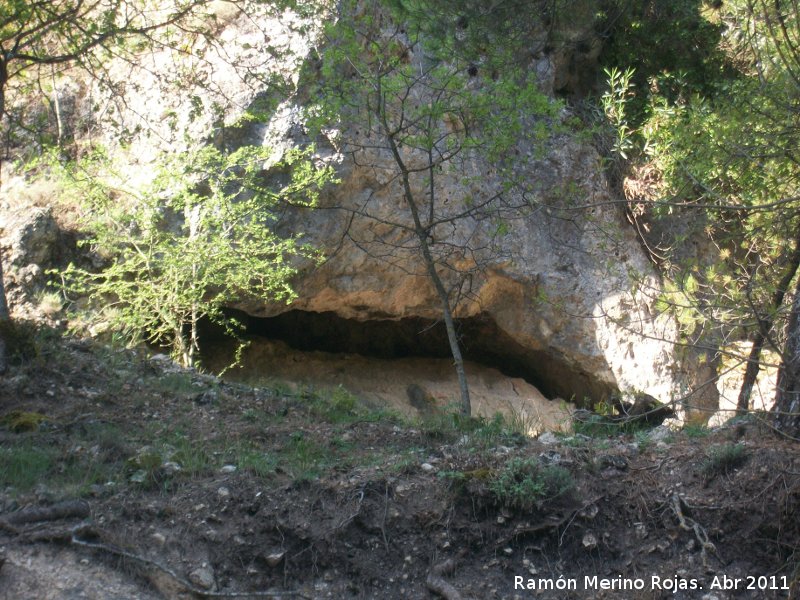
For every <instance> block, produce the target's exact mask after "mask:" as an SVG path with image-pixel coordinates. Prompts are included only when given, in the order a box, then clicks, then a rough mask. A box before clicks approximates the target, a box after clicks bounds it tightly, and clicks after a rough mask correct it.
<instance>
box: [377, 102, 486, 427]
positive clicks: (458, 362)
mask: <svg viewBox="0 0 800 600" xmlns="http://www.w3.org/2000/svg"><path fill="white" fill-rule="evenodd" d="M379 117H380V118H381V123H382V126H383V129H384V132H385V133H386V137H387V138H388V140H389V147H390V148H391V151H392V157H393V158H394V161H395V163H396V164H397V166H398V168H399V169H400V173H401V175H402V181H403V198H404V199H405V201H406V205H407V206H408V209H409V210H410V211H411V217H412V218H413V220H414V233H415V234H416V236H417V239H419V244H420V252H421V254H422V259H423V261H424V262H425V268H426V270H427V272H428V277H430V280H431V282H432V283H433V287H434V289H435V290H436V294H437V296H439V300H440V302H441V303H442V313H443V315H444V325H445V328H446V329H447V340H448V342H449V343H450V353H451V354H452V356H453V365H454V366H455V369H456V374H457V376H458V387H459V390H460V392H461V413H462V414H463V415H465V416H470V415H471V414H472V402H471V400H470V397H469V384H468V383H467V374H466V371H465V370H464V358H463V357H462V355H461V346H460V345H459V343H458V334H457V333H456V326H455V321H454V319H453V310H452V307H451V306H450V295H449V294H448V293H447V289H446V288H445V287H444V283H443V282H442V278H441V277H439V273H438V272H437V271H436V261H435V260H434V258H433V254H432V253H431V249H430V245H429V244H428V235H429V232H428V230H427V228H425V227H424V226H423V224H422V220H421V219H420V216H419V207H418V205H417V202H416V200H415V198H414V193H413V191H412V190H411V182H410V181H409V173H410V171H409V169H408V167H406V164H405V162H404V161H403V157H402V156H401V155H400V150H399V148H398V147H397V143H396V141H395V139H394V137H393V135H392V132H391V129H390V127H389V125H388V123H387V122H386V115H385V114H384V113H379ZM430 201H431V203H433V202H434V198H431V199H430Z"/></svg>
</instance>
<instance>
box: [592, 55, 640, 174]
mask: <svg viewBox="0 0 800 600" xmlns="http://www.w3.org/2000/svg"><path fill="white" fill-rule="evenodd" d="M633 73H634V70H633V69H632V68H627V69H625V70H624V71H620V70H619V69H617V68H616V67H611V68H610V69H606V70H605V74H606V77H607V78H608V79H607V81H608V90H606V92H605V93H604V94H603V96H602V97H601V98H600V102H601V105H602V107H603V112H604V113H605V116H606V120H607V121H608V123H609V124H610V125H611V127H612V130H613V131H614V141H613V143H612V146H611V152H612V154H615V155H617V156H619V157H622V158H623V159H627V158H628V153H630V151H631V150H632V149H633V147H634V144H633V140H632V139H631V138H632V135H633V130H632V129H631V127H630V125H629V124H628V116H627V114H626V110H627V104H628V100H629V99H630V97H631V96H632V95H633V92H632V91H631V88H632V87H633V84H632V83H631V78H632V77H633Z"/></svg>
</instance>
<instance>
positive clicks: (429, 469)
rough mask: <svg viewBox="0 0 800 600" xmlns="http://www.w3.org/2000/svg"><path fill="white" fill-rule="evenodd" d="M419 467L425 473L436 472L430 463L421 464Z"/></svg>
mask: <svg viewBox="0 0 800 600" xmlns="http://www.w3.org/2000/svg"><path fill="white" fill-rule="evenodd" d="M421 467H422V470H423V471H425V472H426V473H430V472H432V471H435V470H436V467H434V466H433V465H432V464H431V463H426V462H425V463H422V465H421Z"/></svg>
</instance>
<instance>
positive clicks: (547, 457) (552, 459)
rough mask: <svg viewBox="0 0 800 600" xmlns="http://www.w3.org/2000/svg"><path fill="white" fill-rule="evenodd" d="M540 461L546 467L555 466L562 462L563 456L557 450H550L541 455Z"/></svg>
mask: <svg viewBox="0 0 800 600" xmlns="http://www.w3.org/2000/svg"><path fill="white" fill-rule="evenodd" d="M539 460H541V461H542V462H543V463H544V464H546V465H555V464H558V463H560V462H561V454H559V453H558V452H556V451H555V450H548V451H547V452H542V453H541V454H539Z"/></svg>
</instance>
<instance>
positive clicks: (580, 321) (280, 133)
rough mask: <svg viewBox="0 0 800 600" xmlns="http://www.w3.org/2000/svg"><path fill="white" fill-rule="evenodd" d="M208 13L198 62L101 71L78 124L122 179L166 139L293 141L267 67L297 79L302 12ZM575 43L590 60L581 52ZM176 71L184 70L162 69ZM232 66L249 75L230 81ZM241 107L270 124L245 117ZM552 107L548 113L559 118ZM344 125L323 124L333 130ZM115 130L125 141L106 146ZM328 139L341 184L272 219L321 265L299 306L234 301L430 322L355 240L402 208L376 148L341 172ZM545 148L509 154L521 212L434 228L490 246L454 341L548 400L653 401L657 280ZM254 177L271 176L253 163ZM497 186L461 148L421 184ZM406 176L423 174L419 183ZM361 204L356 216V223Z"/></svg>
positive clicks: (566, 153)
mask: <svg viewBox="0 0 800 600" xmlns="http://www.w3.org/2000/svg"><path fill="white" fill-rule="evenodd" d="M221 17H222V18H221V19H220V21H219V22H220V29H219V31H217V34H216V35H217V40H219V41H221V42H222V47H223V48H224V49H225V56H224V57H223V56H222V55H221V54H220V53H219V52H218V51H217V53H216V54H213V55H212V54H211V52H210V50H209V49H210V48H211V46H208V47H207V46H205V45H204V44H207V42H203V41H202V40H198V41H196V42H195V43H196V44H197V48H200V49H202V52H201V51H199V50H197V48H195V50H196V51H195V52H194V54H195V55H197V56H203V57H204V59H203V60H202V61H200V62H199V63H198V62H191V61H189V59H187V58H185V57H184V58H181V57H176V56H174V55H172V54H169V53H166V52H162V53H159V54H155V55H152V56H148V57H144V58H143V60H142V63H141V64H140V65H136V66H131V65H117V66H116V67H114V68H113V69H110V71H109V72H110V73H111V74H113V76H114V77H116V78H117V79H119V80H120V81H123V80H124V81H126V82H127V85H126V87H125V89H124V90H123V91H122V93H121V95H120V90H119V89H117V88H115V89H114V92H115V94H116V95H115V96H114V100H113V101H114V102H115V103H116V107H117V110H116V111H114V112H113V118H112V117H111V116H110V115H111V114H112V113H111V112H109V111H106V112H105V113H102V114H97V115H95V117H94V119H95V120H96V123H97V124H99V125H100V126H101V129H102V130H103V132H104V135H106V144H107V145H109V146H114V147H115V148H116V150H115V157H116V159H117V160H118V163H119V164H123V165H126V168H127V169H128V172H129V173H130V177H129V181H128V185H129V186H131V187H132V188H135V187H136V186H137V185H141V184H142V181H146V180H147V179H148V177H150V176H151V174H152V172H153V170H154V168H153V166H154V161H156V160H158V151H159V150H161V149H164V148H170V149H174V148H175V144H178V145H179V146H180V145H182V146H183V147H187V146H191V145H194V144H200V143H209V142H215V143H223V144H230V143H234V144H236V143H257V144H268V145H271V146H273V147H275V148H276V149H277V151H279V152H280V151H285V150H286V149H288V148H290V147H292V146H293V145H296V144H299V143H307V142H308V141H310V140H309V139H308V138H307V133H306V128H305V124H304V123H303V120H302V114H303V110H302V109H303V104H302V103H303V99H304V98H307V91H306V90H303V89H302V83H300V84H299V85H300V86H301V87H299V88H298V87H295V88H293V89H290V88H285V87H284V88H281V91H280V92H279V93H277V94H276V90H275V88H274V87H271V86H272V82H274V81H275V78H276V76H277V75H280V76H281V80H282V81H283V82H284V83H285V82H290V83H292V82H293V84H295V85H298V82H300V79H299V78H298V77H297V76H295V74H296V73H299V70H300V69H301V68H302V66H303V64H304V63H305V62H306V61H308V60H311V59H312V58H313V56H312V55H313V54H314V53H324V52H325V44H324V40H323V39H322V38H321V37H320V28H319V23H318V21H315V20H314V18H301V17H300V16H297V15H294V14H291V13H288V12H286V13H282V14H280V15H271V16H266V17H264V18H263V19H260V20H259V19H256V18H254V17H253V15H241V14H240V15H237V14H235V13H232V14H227V13H225V14H223V15H221ZM590 48H591V52H590V54H591V53H594V54H593V56H596V47H595V45H593V44H592V45H590ZM590 59H591V56H589V58H587V57H583V58H582V60H584V62H585V61H589V62H591V60H590ZM564 60H565V59H564V51H563V49H562V50H559V51H558V52H553V53H551V54H548V53H547V51H546V50H543V51H542V52H539V53H537V54H536V56H535V57H533V59H532V60H531V62H530V64H529V65H528V66H529V68H530V69H532V70H533V72H536V73H539V74H540V76H541V86H542V88H543V89H545V90H546V91H549V92H552V91H553V86H555V85H561V86H562V87H563V86H565V85H567V84H565V83H563V82H564V81H567V80H568V79H569V77H568V76H567V75H566V71H564V69H566V68H567V67H568V66H569V65H564V64H562V63H563V62H564ZM182 61H183V62H182ZM559 61H561V62H559ZM583 68H584V69H585V64H584V65H583ZM236 69H238V70H239V71H238V73H239V75H236V74H235V73H234V71H235V70H236ZM176 72H180V73H184V74H185V79H184V80H183V81H181V79H180V78H177V79H176V78H174V74H175V73H176ZM242 72H245V73H248V74H249V75H248V76H247V77H241V73H242ZM170 76H173V77H172V78H171V77H170ZM169 81H171V82H172V83H171V84H167V83H165V82H169ZM559 81H560V82H562V83H561V84H557V82H559ZM562 84H563V85H562ZM82 85H83V87H82V88H81V89H84V90H85V98H83V101H84V102H90V101H91V102H95V103H96V102H97V99H98V98H103V97H106V103H105V104H103V105H104V106H109V105H110V103H111V102H112V100H111V99H110V98H111V97H110V96H108V91H107V90H106V91H104V90H103V89H101V88H98V87H92V86H91V85H90V84H82ZM575 86H577V84H576V83H574V82H573V87H575ZM65 89H66V87H65ZM70 89H73V88H70ZM104 94H105V96H104ZM276 96H278V97H279V98H280V99H279V100H276ZM78 104H79V103H78ZM255 112H258V113H259V114H260V115H261V116H262V117H263V115H264V113H267V114H268V116H269V118H267V119H263V118H258V119H253V118H250V117H249V116H248V115H252V114H253V113H255ZM243 117H245V118H243ZM569 117H570V112H569V109H564V111H562V114H561V115H560V116H559V117H558V119H559V120H560V121H561V122H564V121H566V120H567V119H568V118H569ZM112 125H113V126H112ZM359 127H360V124H359V123H348V122H346V121H344V122H342V123H340V124H339V128H340V129H348V131H349V132H350V133H352V132H353V130H357V129H358V128H359ZM121 130H124V132H125V133H126V136H125V144H124V147H123V146H115V144H118V140H119V137H118V136H119V132H120V131H121ZM338 139H339V136H338V132H337V131H336V130H335V129H330V130H328V131H327V132H326V135H323V136H322V137H321V138H320V139H317V140H314V141H316V143H317V159H318V160H319V161H321V162H324V163H326V164H333V165H335V166H336V169H337V172H338V177H339V179H340V183H338V184H337V185H332V186H330V187H329V188H328V189H327V190H326V192H325V194H324V195H323V198H322V199H321V200H320V203H319V206H318V207H316V208H315V209H303V208H300V209H294V210H290V211H287V214H286V215H285V219H284V221H283V223H282V225H281V227H282V228H283V230H285V231H286V232H287V233H294V234H301V235H302V237H303V239H304V240H305V241H307V242H308V243H310V244H311V245H313V246H315V247H317V248H319V249H320V250H321V251H322V253H323V255H324V256H325V261H324V262H323V263H322V264H321V265H320V266H316V265H311V264H308V265H303V266H302V268H301V273H300V276H299V277H298V278H297V280H296V281H295V283H294V286H295V289H296V291H297V293H298V298H297V299H296V300H295V301H294V302H293V303H292V304H291V305H290V306H284V305H278V304H272V303H265V302H263V301H261V300H260V299H258V298H250V299H245V300H243V301H242V302H241V303H239V304H238V305H237V307H236V308H238V309H241V310H243V311H245V312H246V313H248V314H249V315H251V316H253V317H274V316H276V315H279V314H281V313H286V312H288V311H295V312H306V313H315V314H320V315H321V314H325V315H332V316H335V317H337V318H342V319H346V320H350V321H351V322H359V323H367V322H393V321H394V322H404V321H406V320H414V319H417V320H424V321H426V322H435V321H437V320H438V319H439V318H440V316H441V308H440V303H439V301H438V299H437V297H436V294H435V293H434V291H433V289H432V287H431V285H430V283H429V281H428V279H427V278H426V277H425V276H424V270H423V269H422V265H421V264H420V263H419V259H418V258H416V257H415V256H414V254H413V252H412V253H398V254H397V255H395V256H392V257H391V260H388V261H387V260H386V257H385V256H380V255H379V253H376V252H370V250H369V248H367V247H366V244H365V242H366V241H369V240H373V239H375V238H376V237H381V238H382V239H384V240H389V241H390V242H391V240H392V236H396V235H398V234H397V233H396V232H392V231H386V230H384V229H382V228H381V225H380V219H381V215H390V214H396V213H397V211H401V210H402V207H401V206H400V203H399V200H398V193H399V190H398V183H397V181H396V179H393V178H391V177H387V176H386V175H385V173H386V171H384V170H382V169H381V168H379V165H380V164H381V161H382V160H388V159H387V157H385V156H382V155H381V154H380V153H379V152H378V153H376V154H375V155H374V156H372V157H371V159H370V162H369V165H367V166H364V165H363V164H357V163H356V162H354V161H353V159H352V156H351V155H349V154H347V153H345V152H343V151H342V148H341V145H340V144H339V143H338ZM365 145H366V144H365ZM545 150H546V151H545V152H544V153H543V154H542V153H536V152H532V151H531V148H530V147H528V146H526V144H524V143H522V142H521V143H520V144H519V145H518V147H517V148H516V153H517V155H518V156H519V160H518V162H517V164H516V165H515V167H514V168H515V172H516V173H521V174H523V175H524V177H525V178H527V179H528V180H529V181H531V182H535V185H531V186H529V187H528V188H527V190H528V193H531V190H535V196H534V197H531V198H527V199H526V202H527V203H528V205H529V206H530V207H531V208H530V210H527V211H524V212H520V213H519V214H517V215H515V216H514V217H513V218H509V220H508V224H507V225H508V227H507V229H508V231H507V232H506V233H505V234H504V235H503V236H501V237H500V238H496V237H493V236H494V233H493V232H492V231H490V228H491V227H493V226H494V225H493V224H491V223H488V222H479V221H470V220H469V219H463V220H460V221H458V222H455V223H454V224H453V227H452V230H450V231H448V232H446V235H449V236H452V239H456V240H463V239H470V240H473V241H475V245H476V246H479V247H481V246H482V243H483V242H487V243H488V240H495V239H499V240H500V247H499V248H495V249H494V251H493V253H485V254H484V255H483V256H482V262H481V268H480V269H479V270H476V271H475V273H474V274H473V275H472V276H471V277H470V280H469V289H468V290H467V292H468V293H465V294H464V298H463V300H462V301H460V302H459V303H458V305H457V307H456V316H457V318H458V319H460V320H461V321H462V323H465V325H464V331H463V336H464V340H463V341H464V344H465V346H467V347H469V348H472V349H473V355H474V356H476V357H482V356H483V357H490V358H491V360H489V361H488V362H490V363H491V366H493V367H496V368H500V369H501V370H502V369H503V368H504V367H509V370H511V371H513V372H511V373H507V374H509V375H512V376H514V375H520V374H523V375H524V376H525V377H526V379H528V381H530V382H532V383H534V384H535V385H537V386H538V387H539V388H540V389H542V390H543V391H544V392H545V393H546V395H548V396H550V397H556V396H560V397H562V398H566V399H570V398H575V399H576V400H577V401H579V402H583V401H584V399H588V401H589V402H590V403H591V402H592V401H597V400H599V399H601V398H603V397H606V396H608V395H609V394H611V393H614V392H616V391H617V390H620V389H621V390H623V391H633V390H639V391H646V392H648V393H650V394H653V395H655V396H658V397H660V398H663V399H669V397H670V396H671V395H672V394H674V393H676V392H677V391H678V390H679V388H680V382H679V380H678V378H677V376H676V373H675V367H674V363H675V360H674V356H673V347H672V344H671V342H670V341H671V340H672V339H673V338H674V336H675V331H674V327H673V324H672V323H671V321H670V320H669V319H668V318H666V317H663V316H659V315H658V311H657V310H656V309H655V306H654V304H653V302H652V300H651V299H652V298H653V296H654V294H652V293H648V294H642V293H639V292H638V291H637V290H641V289H645V288H646V289H648V290H650V291H652V290H657V289H658V286H659V280H658V277H657V274H656V273H655V272H654V270H653V269H652V267H651V265H650V263H649V262H648V260H647V257H646V256H645V254H644V253H643V252H642V250H641V248H640V246H639V245H638V243H637V239H636V237H635V234H634V232H633V231H631V230H629V228H628V226H627V224H626V222H625V220H624V218H623V213H622V211H621V209H620V208H619V206H618V204H617V203H616V200H618V199H617V198H615V197H614V196H613V195H612V194H611V193H610V192H609V190H608V187H607V184H606V180H605V176H604V174H603V169H602V165H601V160H600V157H599V156H598V154H597V152H596V151H595V150H594V149H593V147H592V146H591V145H590V144H589V143H588V142H586V141H581V140H580V139H579V138H578V137H577V136H574V135H570V134H569V133H563V134H559V135H557V136H554V137H552V138H551V139H550V140H549V141H548V142H547V147H546V149H545ZM387 166H391V165H387ZM265 176H267V177H270V176H276V177H277V176H280V174H275V173H271V172H270V170H269V165H265ZM503 183H504V182H503V180H502V176H501V175H499V174H498V173H497V172H496V171H494V170H493V168H492V165H491V164H490V162H489V161H488V160H487V159H486V157H484V156H481V155H480V152H479V151H478V152H474V153H472V154H471V155H470V158H469V160H468V161H465V162H464V164H463V165H462V170H461V171H459V172H454V173H443V174H442V176H441V177H439V178H438V179H437V186H438V189H437V194H438V195H439V196H440V197H443V198H450V199H453V202H454V203H455V202H458V201H459V200H460V199H463V198H467V197H490V196H492V194H494V193H495V192H496V191H497V190H499V189H501V187H502V186H503ZM414 185H417V186H423V185H425V182H424V181H423V179H421V178H420V179H418V180H416V181H415V182H414ZM366 202H368V203H369V206H370V215H371V216H370V218H363V215H364V210H363V207H364V206H365V203H366ZM418 343H419V345H420V351H419V354H420V355H425V354H426V353H425V351H424V348H423V347H422V346H423V345H424V344H425V341H424V338H423V337H420V339H419V342H418Z"/></svg>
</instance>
